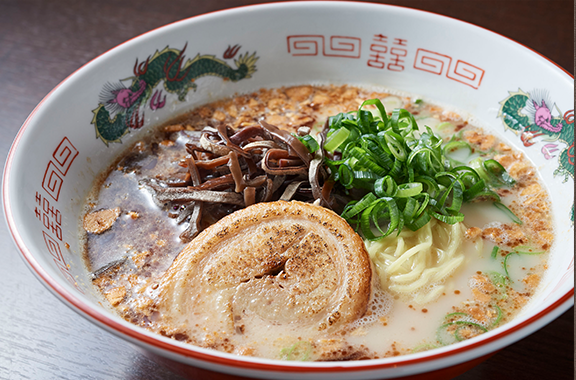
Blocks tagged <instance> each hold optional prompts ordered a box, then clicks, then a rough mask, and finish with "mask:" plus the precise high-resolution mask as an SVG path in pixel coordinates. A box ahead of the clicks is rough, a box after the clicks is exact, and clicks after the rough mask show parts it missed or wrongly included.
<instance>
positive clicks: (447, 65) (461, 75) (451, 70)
mask: <svg viewBox="0 0 576 380" xmlns="http://www.w3.org/2000/svg"><path fill="white" fill-rule="evenodd" d="M414 68H415V69H416V70H422V71H426V72H429V73H432V74H436V75H445V76H446V77H447V78H449V79H452V80H454V81H456V82H460V83H462V84H465V85H467V86H470V87H472V88H474V89H478V87H480V84H481V83H482V78H484V73H485V71H484V69H481V68H480V67H477V66H474V65H472V64H470V63H468V62H464V61H462V60H457V61H456V63H455V64H453V63H452V57H450V56H447V55H444V54H440V53H436V52H433V51H430V50H425V49H418V51H417V52H416V58H415V59H414Z"/></svg>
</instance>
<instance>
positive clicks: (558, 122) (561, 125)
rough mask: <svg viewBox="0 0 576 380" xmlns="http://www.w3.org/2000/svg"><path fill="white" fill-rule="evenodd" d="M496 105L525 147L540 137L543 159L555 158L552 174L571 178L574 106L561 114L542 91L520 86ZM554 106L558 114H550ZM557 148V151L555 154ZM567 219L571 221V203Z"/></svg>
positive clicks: (534, 142)
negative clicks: (556, 164)
mask: <svg viewBox="0 0 576 380" xmlns="http://www.w3.org/2000/svg"><path fill="white" fill-rule="evenodd" d="M500 105H501V107H500V111H499V113H498V117H500V118H501V119H502V121H503V123H504V125H505V127H506V128H509V129H511V130H513V131H514V132H515V133H516V134H519V135H520V139H521V141H522V143H523V144H524V146H526V147H529V146H532V145H534V144H536V143H537V141H536V138H538V137H540V136H542V139H541V142H542V143H543V146H542V148H541V152H542V154H543V155H544V158H545V159H547V160H551V159H553V158H554V157H558V168H556V170H554V173H553V175H554V176H563V177H564V178H563V182H567V181H568V179H569V178H570V177H571V178H572V179H574V109H572V110H569V111H567V112H565V113H564V114H563V115H562V112H560V110H558V108H557V107H556V105H554V106H552V102H551V101H550V100H549V99H548V98H547V94H546V93H545V92H544V91H542V90H540V91H539V90H535V91H533V92H532V93H525V92H524V91H522V90H521V89H518V91H517V92H512V91H509V96H508V97H507V98H506V99H504V100H503V101H502V102H500ZM554 107H556V109H557V110H558V114H559V115H562V116H553V115H552V111H551V109H552V108H554ZM559 143H560V144H559ZM560 149H561V150H560ZM558 150H560V152H559V153H558V154H557V155H555V154H554V153H555V152H557V151H558ZM570 220H572V222H574V204H572V210H571V213H570Z"/></svg>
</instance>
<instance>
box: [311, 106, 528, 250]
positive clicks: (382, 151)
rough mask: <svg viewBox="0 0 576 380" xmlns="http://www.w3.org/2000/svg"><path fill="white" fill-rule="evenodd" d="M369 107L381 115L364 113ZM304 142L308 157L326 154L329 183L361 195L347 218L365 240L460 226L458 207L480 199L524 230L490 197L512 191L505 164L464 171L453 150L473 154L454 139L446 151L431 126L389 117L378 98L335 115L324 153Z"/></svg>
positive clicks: (484, 163) (480, 164) (402, 114)
mask: <svg viewBox="0 0 576 380" xmlns="http://www.w3.org/2000/svg"><path fill="white" fill-rule="evenodd" d="M367 105H374V106H376V108H377V111H375V112H374V113H373V112H371V111H369V110H364V109H363V108H364V107H365V106H367ZM375 114H376V115H375ZM325 133H326V131H325ZM301 141H302V142H303V143H304V144H305V145H306V146H307V147H308V149H309V150H310V151H311V152H313V151H316V150H317V149H318V148H323V149H324V151H325V153H326V154H325V155H324V164H325V166H326V167H327V168H328V169H329V171H330V177H331V180H333V181H335V182H336V184H339V185H340V186H341V187H342V188H343V191H344V193H345V194H347V195H348V196H350V195H351V193H352V191H354V192H355V193H356V194H357V191H356V190H353V189H361V190H362V193H361V195H360V196H356V197H354V196H352V197H351V198H356V199H354V200H351V201H349V202H348V204H347V205H346V207H345V208H344V210H343V212H342V217H343V218H344V219H346V220H347V221H348V222H349V223H350V224H351V225H353V226H359V227H360V230H361V232H362V234H363V235H364V238H366V239H369V240H377V239H380V238H383V237H385V236H388V235H390V234H391V233H392V232H394V231H398V233H399V232H400V231H401V230H402V228H403V227H404V226H406V227H408V228H410V229H411V230H413V231H415V230H418V229H419V228H421V227H423V226H424V225H426V224H427V223H428V222H429V221H430V220H431V218H436V219H438V220H440V221H442V222H444V223H448V224H454V223H457V222H461V221H463V220H464V215H463V214H462V213H461V212H460V207H461V206H462V204H463V203H464V202H471V201H475V200H486V199H491V200H492V201H494V202H495V204H496V205H497V206H498V207H499V208H501V209H504V210H507V211H508V212H509V214H510V215H511V217H512V218H513V220H514V221H515V222H517V223H521V221H520V220H519V219H518V218H517V217H516V216H515V215H514V214H513V213H512V212H511V211H510V210H509V209H508V208H507V207H506V206H504V205H503V204H502V203H500V197H499V196H498V194H496V192H494V190H493V188H497V187H501V186H513V185H514V184H515V181H514V179H512V177H510V176H509V175H508V173H507V172H506V170H505V169H504V168H503V167H502V165H500V164H499V163H498V162H497V161H495V160H492V159H490V160H482V159H480V158H478V159H476V160H473V161H472V162H471V163H470V166H467V165H465V164H463V163H460V162H458V161H456V160H455V159H452V158H450V155H451V153H452V152H453V151H454V150H457V149H462V148H468V149H470V151H472V148H471V147H470V145H468V144H467V143H466V142H462V141H456V140H454V139H452V140H451V141H449V142H447V143H446V144H443V140H442V138H441V137H440V136H438V135H436V134H435V133H434V132H433V131H432V130H431V129H430V128H429V127H426V131H425V132H422V133H420V132H419V131H418V125H417V124H416V120H415V119H414V116H413V115H412V114H411V113H410V112H408V111H407V110H405V109H395V110H394V111H393V112H392V114H391V115H390V116H389V115H388V114H387V113H386V110H385V109H384V106H383V105H382V103H381V102H380V100H379V99H370V100H366V101H365V102H364V103H362V105H361V106H360V108H359V109H358V111H353V112H349V113H340V114H338V115H336V116H331V117H330V118H329V120H328V131H327V134H326V138H325V143H324V144H323V147H319V146H318V144H317V142H316V141H315V140H314V139H312V138H307V139H303V138H301ZM514 218H515V219H514Z"/></svg>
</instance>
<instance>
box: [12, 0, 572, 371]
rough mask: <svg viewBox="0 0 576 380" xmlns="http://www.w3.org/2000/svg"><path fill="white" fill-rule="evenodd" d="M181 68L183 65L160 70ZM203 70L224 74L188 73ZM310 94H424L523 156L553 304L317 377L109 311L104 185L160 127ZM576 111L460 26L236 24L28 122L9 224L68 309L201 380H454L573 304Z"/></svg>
mask: <svg viewBox="0 0 576 380" xmlns="http://www.w3.org/2000/svg"><path fill="white" fill-rule="evenodd" d="M351 20H354V22H351ZM358 20H362V22H357V21H358ZM168 53H169V54H171V55H170V57H171V58H170V59H166V58H164V59H163V60H162V61H160V59H159V57H165V56H162V54H168ZM194 57H196V58H197V59H198V58H204V59H205V61H206V62H207V63H206V65H208V66H209V65H213V66H217V69H215V68H212V69H210V70H208V69H206V67H207V66H206V65H204V66H202V67H199V66H186V62H187V60H188V59H195V58H194ZM206 57H212V58H206ZM148 70H156V72H157V73H158V75H156V76H155V77H154V78H155V79H154V80H150V79H148V78H150V76H147V77H146V76H145V74H146V72H147V71H148ZM193 70H194V71H193ZM203 70H204V71H203ZM126 78H128V80H126ZM143 78H146V80H144V79H143ZM146 81H148V82H146ZM296 84H336V85H337V84H351V85H359V86H376V87H384V88H390V89H395V90H399V91H402V92H406V93H410V94H415V95H417V96H419V97H422V98H423V99H429V100H431V101H433V102H436V103H438V104H445V105H449V106H451V107H454V108H456V109H458V110H463V111H465V112H467V113H469V114H471V115H473V116H474V120H475V122H476V123H477V124H478V125H479V126H481V127H483V128H485V129H486V130H487V131H489V132H490V133H491V134H494V135H496V136H497V137H499V138H501V139H502V140H503V141H505V142H506V143H507V144H509V145H510V146H512V147H514V148H515V149H517V150H519V151H522V152H524V154H525V155H526V156H527V157H528V158H529V159H530V160H531V161H532V163H533V164H534V166H535V167H537V168H538V170H539V173H540V178H541V182H542V183H543V184H545V186H546V187H547V190H548V192H549V194H550V197H551V199H552V205H551V206H552V213H553V223H554V226H555V232H556V237H555V243H554V246H553V247H552V250H551V254H550V258H549V260H548V270H547V272H546V274H545V275H544V277H543V278H542V284H541V286H540V288H539V291H538V293H537V294H536V295H535V296H534V297H533V299H532V300H531V301H530V303H529V304H528V305H527V306H526V307H525V308H524V309H523V310H522V312H521V313H520V314H519V315H518V316H517V317H516V318H515V319H514V320H512V321H511V322H508V323H506V324H504V325H502V326H501V327H498V328H496V329H494V330H492V331H490V332H487V333H485V334H482V335H480V336H477V337H475V338H472V339H469V340H467V341H464V342H460V343H458V344H454V345H451V346H445V347H441V348H436V349H433V350H430V351H426V352H420V353H414V354H410V355H405V356H399V357H392V358H385V359H377V360H368V361H350V362H333V363H332V362H317V363H308V362H291V361H275V360H268V359H259V358H252V357H241V356H235V355H231V354H226V353H222V352H218V351H213V350H209V349H203V348H198V347H195V346H192V345H188V344H185V343H182V342H178V341H176V340H173V339H169V338H166V337H163V336H160V335H157V334H153V333H151V332H149V331H147V330H145V329H142V328H139V327H137V326H135V325H133V324H131V323H129V322H127V321H126V320H124V319H123V318H121V317H119V316H118V315H116V314H115V313H114V312H113V311H111V310H110V309H109V308H107V307H105V306H103V304H104V302H103V301H102V299H101V296H100V295H99V294H97V292H96V290H95V289H94V288H93V286H92V284H91V277H90V273H89V272H88V271H87V269H86V266H85V264H84V261H83V254H82V249H83V246H82V243H81V242H80V240H79V234H80V228H81V227H80V218H81V215H82V213H83V206H84V201H85V199H86V196H87V194H88V192H89V190H90V189H91V187H92V185H93V183H94V181H95V179H96V177H97V175H98V173H100V172H101V171H102V170H104V169H106V168H107V167H108V166H109V165H110V163H111V162H112V161H113V160H114V158H115V157H117V156H118V155H119V154H120V153H121V152H122V151H123V150H124V148H125V147H126V146H128V145H130V144H131V143H134V142H136V141H137V140H138V139H139V138H141V137H142V136H143V134H145V133H146V131H147V130H149V129H150V128H151V127H153V126H156V125H159V124H161V123H162V122H164V121H167V120H169V119H170V118H172V117H174V116H176V115H179V114H182V113H184V112H185V111H187V110H189V109H192V108H194V107H197V106H199V105H203V104H206V103H209V102H212V101H215V100H218V99H221V98H225V97H230V96H233V95H234V94H237V93H250V92H253V91H257V90H258V89H260V88H275V87H280V86H289V85H296ZM531 100H532V101H537V106H538V107H537V108H538V110H539V111H538V112H539V113H538V115H536V109H534V112H533V113H534V114H532V115H530V114H529V110H528V109H527V108H526V104H527V102H530V101H531ZM112 103H113V104H115V105H114V106H113V107H106V104H112ZM573 104H574V95H573V78H572V76H571V75H569V74H568V73H567V72H565V71H564V70H562V69H561V68H559V67H558V66H557V65H555V64H554V63H553V62H550V61H549V60H547V59H546V58H544V57H542V56H540V55H538V54H537V53H535V52H533V51H530V50H529V49H527V48H525V47H523V46H520V45H519V44H517V43H515V42H513V41H511V40H508V39H506V38H504V37H502V36H499V35H497V34H494V33H492V32H490V31H487V30H484V29H481V28H478V27H475V26H473V25H470V24H466V23H463V22H460V21H457V20H454V19H450V18H447V17H443V16H439V15H435V14H431V13H427V12H421V11H416V10H411V9H406V8H401V7H394V6H386V5H376V4H364V3H347V2H305V3H299V2H296V3H280V4H273V5H258V6H249V7H244V8H239V9H232V10H227V11H221V12H216V13H212V14H207V15H203V16H199V17H194V18H191V19H187V20H183V21H181V22H177V23H174V24H170V25H168V26H165V27H163V28H160V29H157V30H154V31H151V32H149V33H146V34H144V35H142V36H140V37H138V38H135V39H132V40H130V41H128V42H126V43H124V44H122V45H120V46H118V47H116V48H114V49H112V50H111V51H109V52H107V53H105V54H103V55H101V56H100V57H98V58H96V59H94V60H93V61H91V62H89V63H88V64H86V65H85V66H84V67H82V68H81V69H79V70H78V71H77V72H75V73H74V74H72V75H71V76H70V77H68V78H67V79H66V80H64V81H63V82H62V83H61V84H60V85H58V86H57V87H56V88H55V89H54V90H53V91H52V92H51V93H50V94H49V95H48V96H47V97H46V98H45V99H44V100H43V101H42V102H41V103H40V104H39V105H38V107H37V108H36V109H35V110H34V112H33V113H32V114H31V115H30V117H29V118H28V119H27V120H26V122H25V123H24V125H23V126H22V128H21V130H20V132H19V133H18V135H17V137H16V139H15V141H14V143H13V146H12V148H11V150H10V153H9V156H8V159H7V162H6V167H5V171H4V178H3V204H4V210H5V216H6V219H7V222H8V225H9V228H10V231H11V234H12V236H13V238H14V241H15V243H16V245H17V246H18V248H19V250H20V252H21V253H22V257H23V259H24V260H25V262H26V263H27V264H28V265H29V267H30V268H31V270H32V271H33V273H34V274H35V275H36V276H37V277H38V278H39V279H40V281H42V282H43V283H44V284H45V285H46V286H47V287H48V289H50V290H51V291H52V292H53V293H54V295H55V296H56V297H58V298H59V299H61V300H62V301H63V302H64V303H66V304H67V305H68V306H70V307H71V308H72V309H74V310H75V311H77V312H78V313H79V314H80V315H82V316H83V317H85V318H87V319H88V320H90V321H92V322H93V323H95V324H97V325H98V326H100V327H102V328H103V329H105V330H107V331H109V332H111V333H113V334H115V335H117V336H119V337H121V338H123V339H126V340H127V341H129V342H131V343H133V344H135V345H136V346H138V347H140V348H142V349H144V350H145V351H146V352H148V353H150V354H151V355H153V356H155V357H156V358H157V359H158V360H160V361H165V362H169V363H171V364H170V366H171V367H172V368H175V367H178V368H180V369H181V370H182V371H184V372H188V373H189V374H192V375H198V376H201V375H204V376H208V375H206V373H208V372H209V373H210V375H209V376H212V378H220V377H222V378H266V379H271V378H274V379H292V378H295V377H296V376H298V378H301V379H328V378H330V379H350V378H354V379H381V378H395V377H410V378H417V377H429V376H431V375H435V376H438V377H450V376H454V375H456V374H459V373H461V372H463V371H464V370H466V369H468V368H470V367H471V366H473V365H475V364H477V363H479V362H480V361H482V360H483V359H485V358H486V357H488V356H489V355H491V354H492V353H494V352H496V351H497V350H499V349H502V348H504V347H506V346H507V345H510V344H512V343H513V342H515V341H517V340H519V339H521V338H523V337H525V336H527V335H528V334H530V333H532V332H534V331H536V330H538V329H539V328H541V327H542V326H544V325H546V324H547V323H549V322H550V321H552V320H553V319H554V318H556V317H557V316H559V315H561V314H562V313H563V312H564V311H566V310H567V309H568V308H569V307H570V306H571V305H573V290H574V270H573V265H574V259H573V254H574V251H573V247H574V241H573V236H574V223H573V219H574V211H573V210H574V206H573V199H574V194H573V180H574V166H573V165H574V161H573V157H574V145H573V140H574V126H573V122H574V117H573ZM216 373H217V374H216Z"/></svg>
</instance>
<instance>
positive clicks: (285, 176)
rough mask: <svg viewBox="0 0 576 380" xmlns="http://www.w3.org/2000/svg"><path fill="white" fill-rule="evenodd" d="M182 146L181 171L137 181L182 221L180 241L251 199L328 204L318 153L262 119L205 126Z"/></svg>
mask: <svg viewBox="0 0 576 380" xmlns="http://www.w3.org/2000/svg"><path fill="white" fill-rule="evenodd" d="M299 133H302V131H299ZM185 146H186V151H185V152H183V156H184V157H183V159H182V161H181V162H180V166H184V167H186V168H187V169H188V170H187V172H184V173H178V175H177V174H174V175H173V178H172V177H170V178H159V177H157V178H147V179H144V180H142V181H140V185H141V186H142V187H143V188H145V189H147V190H148V191H149V192H150V193H151V194H152V197H153V199H154V201H155V202H156V204H157V205H159V206H160V207H166V208H167V209H169V210H170V212H172V213H173V212H174V211H173V210H177V211H176V213H177V214H175V215H174V216H173V217H175V218H176V222H177V223H179V224H180V223H184V222H187V223H188V226H187V228H186V230H185V231H184V232H183V233H182V234H181V235H180V238H181V239H182V240H183V241H184V242H188V241H190V240H192V239H193V238H194V237H195V236H196V235H197V234H198V233H199V232H201V230H202V229H203V228H206V227H207V226H208V225H209V224H210V221H213V220H214V219H215V218H213V216H214V215H226V214H228V213H230V212H233V211H235V210H237V209H239V208H243V207H247V206H249V205H252V204H254V203H258V202H270V201H276V200H279V199H282V200H285V201H289V200H292V199H297V200H300V201H305V202H315V201H316V202H317V203H318V202H320V204H322V205H323V206H325V207H330V206H331V204H332V201H331V195H330V190H331V187H332V186H331V184H330V183H328V182H326V184H324V182H325V181H326V179H327V178H328V173H326V171H325V170H324V169H323V167H322V159H323V156H322V153H317V154H316V156H314V155H312V154H311V153H310V152H309V151H308V149H307V148H306V146H304V144H302V142H301V141H300V140H298V138H297V137H296V136H295V135H292V134H290V133H289V132H287V131H285V130H283V129H281V128H278V127H277V126H274V125H272V124H269V123H266V122H265V121H261V122H260V125H251V126H247V127H244V128H242V129H239V130H233V129H232V128H231V127H229V126H227V125H224V124H221V125H219V126H218V128H212V127H205V128H204V129H203V130H202V131H199V132H196V133H195V134H194V136H193V137H192V138H190V141H188V142H187V143H186V144H185ZM207 213H209V214H210V215H208V214H207ZM203 214H206V215H203ZM207 221H208V222H207Z"/></svg>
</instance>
